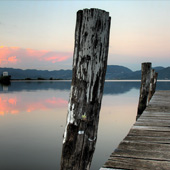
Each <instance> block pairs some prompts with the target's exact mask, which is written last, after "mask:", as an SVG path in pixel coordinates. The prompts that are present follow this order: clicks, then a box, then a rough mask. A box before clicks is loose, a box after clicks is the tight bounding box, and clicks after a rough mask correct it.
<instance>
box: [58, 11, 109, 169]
mask: <svg viewBox="0 0 170 170" xmlns="http://www.w3.org/2000/svg"><path fill="white" fill-rule="evenodd" d="M110 20H111V18H110V17H109V13H108V12H105V11H103V10H99V9H84V10H81V11H78V12H77V23H76V30H75V48H74V56H73V77H72V84H71V93H70V98H69V104H68V115H67V122H66V127H65V132H64V139H63V149H62V157H61V168H60V169H61V170H89V168H90V165H91V161H92V157H93V153H94V150H95V144H96V140H97V130H98V121H99V112H100V107H101V101H102V95H103V87H104V81H105V73H106V67H107V58H108V47H109V32H110Z"/></svg>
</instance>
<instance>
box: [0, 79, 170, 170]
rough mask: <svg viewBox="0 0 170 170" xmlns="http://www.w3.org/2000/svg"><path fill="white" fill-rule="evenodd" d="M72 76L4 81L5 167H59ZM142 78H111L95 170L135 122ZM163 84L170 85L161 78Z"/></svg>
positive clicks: (1, 169) (0, 133) (0, 107)
mask: <svg viewBox="0 0 170 170" xmlns="http://www.w3.org/2000/svg"><path fill="white" fill-rule="evenodd" d="M70 84H71V83H70V82H63V81H61V82H60V81H53V82H12V83H11V85H10V86H8V87H6V86H2V85H0V170H14V169H17V170H59V167H60V157H61V149H62V140H63V132H64V127H65V123H66V115H67V105H68V98H69V93H70ZM139 89H140V82H120V81H118V82H106V83H105V90H104V95H103V100H102V107H101V112H100V122H99V130H98V139H97V144H96V150H95V153H94V156H93V162H92V166H91V170H98V169H99V168H100V167H101V166H102V165H103V164H104V163H105V161H106V160H107V159H108V157H109V155H110V154H111V152H112V151H114V149H116V147H117V146H118V144H119V143H120V142H121V141H122V140H123V138H124V137H125V136H126V134H127V133H128V131H129V130H130V128H131V126H132V125H133V123H134V122H135V119H136V112H137V105H138V98H139ZM157 90H170V82H159V83H158V84H157Z"/></svg>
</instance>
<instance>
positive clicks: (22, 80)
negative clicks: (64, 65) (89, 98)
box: [11, 79, 170, 82]
mask: <svg viewBox="0 0 170 170" xmlns="http://www.w3.org/2000/svg"><path fill="white" fill-rule="evenodd" d="M60 81H61V82H71V81H72V80H24V79H20V80H19V79H17V80H15V79H13V80H11V82H60ZM140 81H141V80H105V82H140ZM157 81H158V82H170V80H157Z"/></svg>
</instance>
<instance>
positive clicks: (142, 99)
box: [137, 63, 151, 118]
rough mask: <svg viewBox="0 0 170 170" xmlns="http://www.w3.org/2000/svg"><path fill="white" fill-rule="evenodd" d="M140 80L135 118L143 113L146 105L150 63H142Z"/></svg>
mask: <svg viewBox="0 0 170 170" xmlns="http://www.w3.org/2000/svg"><path fill="white" fill-rule="evenodd" d="M141 72H142V78H141V87H140V96H139V104H138V112H137V118H138V117H139V116H140V115H141V114H142V113H143V111H144V110H145V108H146V105H147V98H148V93H149V86H150V76H151V63H142V70H141Z"/></svg>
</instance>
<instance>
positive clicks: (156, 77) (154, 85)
mask: <svg viewBox="0 0 170 170" xmlns="http://www.w3.org/2000/svg"><path fill="white" fill-rule="evenodd" d="M153 79H154V81H153V91H152V96H153V95H154V93H155V90H156V83H157V79H158V73H157V72H155V73H154V76H153Z"/></svg>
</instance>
